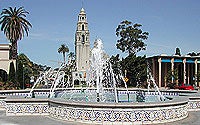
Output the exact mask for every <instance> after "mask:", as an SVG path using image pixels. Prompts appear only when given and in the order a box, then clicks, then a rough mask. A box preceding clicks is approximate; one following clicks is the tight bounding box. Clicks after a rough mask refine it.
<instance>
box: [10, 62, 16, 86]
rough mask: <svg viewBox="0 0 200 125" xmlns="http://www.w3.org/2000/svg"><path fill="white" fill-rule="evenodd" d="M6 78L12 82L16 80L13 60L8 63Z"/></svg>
mask: <svg viewBox="0 0 200 125" xmlns="http://www.w3.org/2000/svg"><path fill="white" fill-rule="evenodd" d="M8 80H9V81H10V82H13V83H15V82H16V72H15V67H14V63H13V62H11V63H10V69H9V75H8Z"/></svg>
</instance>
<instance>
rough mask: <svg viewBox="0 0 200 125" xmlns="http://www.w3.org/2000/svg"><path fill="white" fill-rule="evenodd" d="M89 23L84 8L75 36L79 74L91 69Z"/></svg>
mask: <svg viewBox="0 0 200 125" xmlns="http://www.w3.org/2000/svg"><path fill="white" fill-rule="evenodd" d="M89 35H90V34H89V30H88V22H87V18H86V13H85V10H84V9H83V8H82V9H81V11H80V13H79V15H78V23H77V29H76V34H75V53H76V67H77V71H78V72H82V73H85V72H86V70H87V69H88V68H89V57H90V39H89Z"/></svg>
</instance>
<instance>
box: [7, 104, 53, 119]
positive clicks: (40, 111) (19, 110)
mask: <svg viewBox="0 0 200 125" xmlns="http://www.w3.org/2000/svg"><path fill="white" fill-rule="evenodd" d="M6 115H7V116H15V115H49V106H48V102H46V103H34V102H33V103H7V106H6Z"/></svg>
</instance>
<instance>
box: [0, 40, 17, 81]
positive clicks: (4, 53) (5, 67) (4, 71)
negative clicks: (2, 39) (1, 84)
mask: <svg viewBox="0 0 200 125" xmlns="http://www.w3.org/2000/svg"><path fill="white" fill-rule="evenodd" d="M10 49H11V46H10V44H0V77H1V79H2V80H3V81H6V80H7V76H8V73H9V70H10V63H11V62H13V63H14V66H15V67H16V60H13V59H11V58H10Z"/></svg>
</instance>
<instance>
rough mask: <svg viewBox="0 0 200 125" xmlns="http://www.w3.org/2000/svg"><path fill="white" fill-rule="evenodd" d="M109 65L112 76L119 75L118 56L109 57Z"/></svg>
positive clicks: (119, 64) (119, 63)
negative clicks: (110, 65)
mask: <svg viewBox="0 0 200 125" xmlns="http://www.w3.org/2000/svg"><path fill="white" fill-rule="evenodd" d="M110 63H111V64H112V69H113V72H114V74H116V75H117V74H120V73H121V61H120V58H119V54H117V55H116V56H111V58H110Z"/></svg>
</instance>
